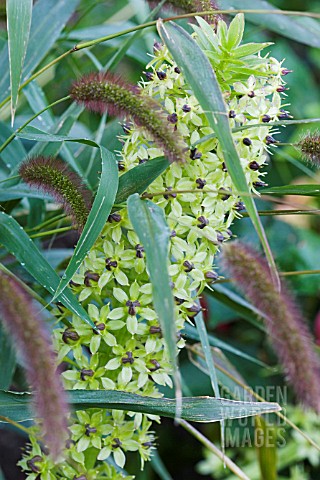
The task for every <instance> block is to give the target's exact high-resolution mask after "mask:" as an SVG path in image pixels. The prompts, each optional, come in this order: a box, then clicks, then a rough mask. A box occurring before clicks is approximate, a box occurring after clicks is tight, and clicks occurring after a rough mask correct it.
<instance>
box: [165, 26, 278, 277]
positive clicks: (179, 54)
mask: <svg viewBox="0 0 320 480" xmlns="http://www.w3.org/2000/svg"><path fill="white" fill-rule="evenodd" d="M158 30H159V33H160V35H161V37H162V39H163V41H164V43H165V44H166V45H167V47H168V49H169V51H170V53H171V55H172V56H173V58H174V60H175V62H176V63H177V64H178V65H179V67H181V69H182V71H183V74H184V76H185V79H186V81H187V82H188V83H189V85H190V86H191V88H192V90H193V93H194V95H195V96H196V98H197V100H198V102H199V104H200V105H201V107H202V109H203V111H204V113H205V114H206V117H207V119H208V122H209V125H210V127H211V128H212V129H213V130H214V132H215V133H216V135H217V138H218V140H219V142H220V146H221V150H222V154H223V157H224V161H225V163H226V166H227V169H228V172H229V175H230V177H231V179H232V182H233V184H234V186H235V188H236V189H237V190H238V191H239V192H243V193H248V194H250V190H249V187H248V184H247V181H246V178H245V174H244V172H243V169H242V166H241V163H240V158H239V155H238V152H237V149H236V147H235V144H234V142H233V138H232V133H231V129H230V125H229V118H228V112H227V109H226V105H225V103H224V100H223V96H222V93H221V90H220V87H219V84H218V81H217V78H216V75H215V73H214V71H213V69H212V67H211V65H210V62H209V60H208V59H207V57H206V56H205V54H204V53H203V51H202V50H201V49H200V47H199V46H198V45H197V43H196V42H195V41H194V40H193V38H192V37H191V36H190V35H189V34H188V33H187V32H186V31H185V30H184V29H183V28H181V27H180V26H179V25H176V24H175V23H173V22H168V23H166V24H163V23H162V22H161V21H159V24H158ZM243 200H244V203H245V205H246V208H247V211H248V214H249V215H250V218H251V221H252V223H253V225H254V227H255V229H256V231H257V234H258V235H259V238H260V241H261V243H262V246H263V248H264V251H265V254H266V257H267V260H268V263H269V266H270V269H271V271H272V275H273V278H274V281H275V282H276V283H277V284H278V285H280V282H279V276H278V272H277V269H276V266H275V262H274V259H273V256H272V252H271V250H270V247H269V244H268V240H267V238H266V235H265V232H264V229H263V226H262V224H261V221H260V218H259V215H258V212H257V209H256V206H255V203H254V200H253V199H252V198H251V196H248V197H247V196H246V197H245V199H243Z"/></svg>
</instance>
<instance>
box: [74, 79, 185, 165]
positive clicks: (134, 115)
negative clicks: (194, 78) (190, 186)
mask: <svg viewBox="0 0 320 480" xmlns="http://www.w3.org/2000/svg"><path fill="white" fill-rule="evenodd" d="M70 95H71V97H72V98H73V100H75V101H76V102H77V103H80V104H83V105H85V107H86V108H87V109H89V110H92V111H94V112H98V113H104V112H105V111H108V112H109V114H110V115H114V116H118V117H128V118H131V119H133V120H134V122H135V123H136V124H137V125H138V126H140V127H144V128H145V129H146V130H147V131H148V133H149V134H150V136H151V137H152V139H153V141H154V142H155V144H156V145H157V146H158V147H159V148H162V149H163V150H164V152H165V154H166V156H167V157H168V159H169V160H170V162H175V161H178V162H179V161H180V162H183V161H184V160H185V158H186V155H187V147H186V145H185V144H184V141H183V140H182V138H181V137H180V135H179V133H178V132H177V131H175V127H174V126H173V125H172V124H171V123H170V121H169V120H168V118H167V116H168V115H167V114H166V113H165V112H164V111H163V110H162V108H161V105H160V104H159V103H158V102H156V101H155V100H153V99H152V98H150V97H148V96H145V95H143V94H142V92H141V90H140V89H139V88H138V87H136V86H133V85H130V84H127V83H125V82H123V81H122V80H121V79H119V78H117V77H115V76H113V75H111V74H110V73H104V72H98V73H91V74H89V75H86V76H84V77H82V78H81V79H80V80H78V81H77V82H75V83H74V84H73V86H72V88H71V92H70Z"/></svg>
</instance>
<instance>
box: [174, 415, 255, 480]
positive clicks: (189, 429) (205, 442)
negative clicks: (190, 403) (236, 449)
mask: <svg viewBox="0 0 320 480" xmlns="http://www.w3.org/2000/svg"><path fill="white" fill-rule="evenodd" d="M177 423H178V424H179V425H181V427H183V428H184V429H185V430H186V431H187V432H188V433H190V434H191V435H192V436H193V437H194V438H196V439H197V440H198V441H199V442H200V443H202V445H204V446H205V447H206V448H207V449H208V450H210V452H212V453H214V454H215V455H216V456H217V457H218V458H220V460H221V461H222V462H224V464H225V465H226V466H227V467H228V468H229V469H230V470H231V471H232V472H233V473H234V474H235V475H236V476H237V477H238V478H240V479H242V480H250V479H249V477H247V475H246V474H245V473H244V472H243V471H242V470H241V469H240V468H239V467H238V466H237V465H236V464H235V463H234V462H233V461H232V460H231V459H230V458H228V457H226V456H225V454H224V453H223V452H222V451H221V450H219V448H218V447H216V446H215V445H214V444H213V443H211V442H210V440H208V439H207V438H206V437H205V436H204V435H202V433H201V432H199V431H198V430H197V429H196V428H194V427H193V426H192V425H190V423H188V422H186V421H185V420H182V419H180V420H178V421H177Z"/></svg>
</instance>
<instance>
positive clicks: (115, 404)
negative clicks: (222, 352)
mask: <svg viewBox="0 0 320 480" xmlns="http://www.w3.org/2000/svg"><path fill="white" fill-rule="evenodd" d="M68 396H69V400H70V403H71V405H72V406H73V408H74V409H75V410H84V409H87V408H107V409H112V410H123V411H129V412H141V413H146V414H151V415H160V416H163V417H169V418H175V410H176V402H175V399H173V398H152V397H142V396H140V395H136V394H134V393H128V392H122V391H119V390H69V391H68ZM31 400H32V395H31V394H30V393H27V392H24V393H16V392H4V391H0V416H3V417H8V418H10V419H11V420H15V421H17V422H23V421H26V420H30V419H32V414H31V413H30V411H28V407H29V405H30V402H31ZM181 403H182V411H181V418H183V419H184V420H188V421H190V422H199V423H207V422H208V423H211V422H218V421H221V420H224V419H227V418H244V417H250V416H254V415H260V414H263V413H270V412H278V411H279V410H281V408H280V406H279V405H278V404H277V403H268V402H239V401H234V400H227V399H224V398H213V397H184V398H182V399H181Z"/></svg>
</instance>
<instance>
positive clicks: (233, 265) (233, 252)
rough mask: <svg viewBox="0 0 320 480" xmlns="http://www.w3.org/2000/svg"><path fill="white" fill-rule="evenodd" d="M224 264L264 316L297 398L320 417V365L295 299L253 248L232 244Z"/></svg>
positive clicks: (226, 252) (235, 281)
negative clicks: (278, 285) (275, 281)
mask: <svg viewBox="0 0 320 480" xmlns="http://www.w3.org/2000/svg"><path fill="white" fill-rule="evenodd" d="M223 264H224V267H225V269H226V271H227V272H228V273H229V274H230V276H231V279H232V281H233V282H234V284H235V285H236V286H237V287H238V288H239V290H241V291H242V292H243V293H244V294H245V296H246V297H247V299H248V300H249V301H250V302H251V303H252V305H254V306H255V307H256V308H258V310H260V312H262V314H263V319H264V321H265V324H266V327H267V332H268V335H269V337H270V340H271V343H272V346H273V348H274V350H275V352H276V354H277V356H278V358H279V360H280V362H281V364H282V366H283V369H284V372H285V374H286V376H287V379H288V381H289V382H290V384H291V385H292V387H293V389H294V390H295V393H296V395H297V398H298V399H299V401H301V402H302V403H303V404H304V405H305V406H307V407H310V408H313V409H314V410H315V411H316V412H318V413H320V363H319V359H318V358H317V355H316V353H315V352H314V350H313V341H312V337H311V335H310V333H309V331H308V328H307V326H306V324H305V322H304V320H303V317H302V315H301V312H300V311H299V309H298V307H297V305H296V303H295V301H294V299H293V297H292V295H291V294H289V292H288V290H287V288H286V285H285V284H284V283H283V282H282V286H281V293H278V291H277V289H276V287H275V285H274V283H273V281H272V278H271V274H270V270H269V268H268V264H267V261H266V260H265V259H264V258H262V257H261V256H260V255H259V253H258V252H257V251H255V250H253V249H252V248H251V247H249V246H247V245H244V244H243V243H240V242H232V243H229V244H228V245H226V246H225V247H224V249H223Z"/></svg>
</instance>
